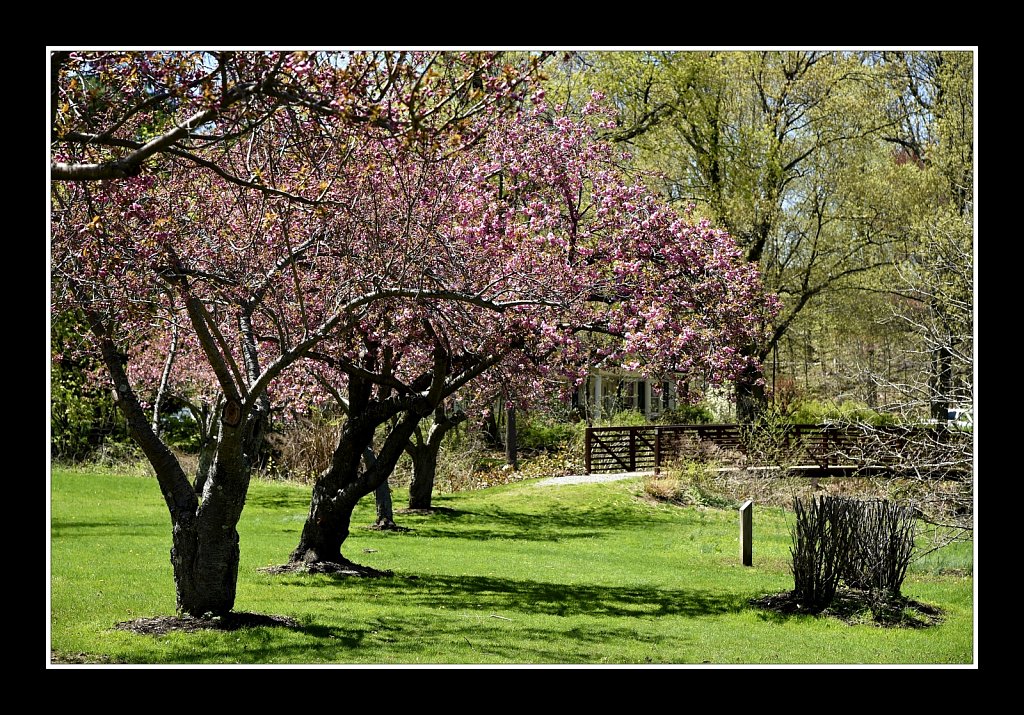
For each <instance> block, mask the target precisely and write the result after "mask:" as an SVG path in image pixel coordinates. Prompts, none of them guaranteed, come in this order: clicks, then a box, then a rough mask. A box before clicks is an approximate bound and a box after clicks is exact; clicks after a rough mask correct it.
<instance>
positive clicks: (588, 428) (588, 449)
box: [583, 427, 593, 474]
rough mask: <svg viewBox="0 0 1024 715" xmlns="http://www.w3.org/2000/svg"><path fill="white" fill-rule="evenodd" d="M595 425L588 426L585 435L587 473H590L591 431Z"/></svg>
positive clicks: (584, 461)
mask: <svg viewBox="0 0 1024 715" xmlns="http://www.w3.org/2000/svg"><path fill="white" fill-rule="evenodd" d="M592 429H593V427H587V429H586V432H585V433H584V436H583V465H584V467H583V468H584V470H586V471H585V474H590V431H591V430H592Z"/></svg>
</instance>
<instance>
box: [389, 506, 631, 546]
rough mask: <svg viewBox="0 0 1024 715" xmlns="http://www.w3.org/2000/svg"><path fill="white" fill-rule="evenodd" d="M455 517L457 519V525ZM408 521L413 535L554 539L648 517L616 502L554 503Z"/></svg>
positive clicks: (588, 533)
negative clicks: (593, 505) (533, 509)
mask: <svg viewBox="0 0 1024 715" xmlns="http://www.w3.org/2000/svg"><path fill="white" fill-rule="evenodd" d="M455 519H458V524H457V528H455V526H456V525H455V524H454V521H455ZM409 523H410V524H413V526H414V528H415V531H416V536H417V537H427V538H430V537H437V538H448V539H473V540H484V541H486V540H490V539H516V540H522V541H552V542H557V541H564V540H566V539H589V538H593V537H595V536H601V535H603V534H604V533H605V532H606V531H609V530H612V529H621V528H631V527H632V528H643V527H646V526H649V525H650V516H649V515H645V514H642V513H638V512H637V511H636V510H635V509H632V508H630V507H629V506H623V505H617V504H607V505H602V506H601V507H600V508H597V509H582V510H581V509H579V508H575V507H571V506H561V505H554V506H552V507H550V508H548V509H546V510H544V511H542V512H539V513H535V514H528V513H523V512H518V511H510V510H507V509H502V508H501V507H496V506H484V507H481V508H479V509H478V510H477V511H474V512H460V513H458V515H457V516H449V515H446V514H435V515H430V516H426V517H423V518H422V519H421V520H417V521H416V522H412V521H411V520H410V521H409Z"/></svg>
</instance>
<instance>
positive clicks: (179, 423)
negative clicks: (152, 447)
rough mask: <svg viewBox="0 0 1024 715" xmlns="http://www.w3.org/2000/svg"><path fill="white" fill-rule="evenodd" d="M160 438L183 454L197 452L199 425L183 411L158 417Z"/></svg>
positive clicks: (199, 438)
mask: <svg viewBox="0 0 1024 715" xmlns="http://www.w3.org/2000/svg"><path fill="white" fill-rule="evenodd" d="M160 436H161V437H162V438H163V440H164V441H165V442H166V443H167V444H168V445H169V446H171V447H176V448H177V449H180V450H183V451H185V452H197V451H199V445H200V442H201V441H202V432H201V430H200V429H199V424H198V423H197V422H196V421H195V418H193V417H192V415H191V414H190V413H189V412H187V411H185V410H178V411H177V412H173V413H171V414H165V415H161V416H160Z"/></svg>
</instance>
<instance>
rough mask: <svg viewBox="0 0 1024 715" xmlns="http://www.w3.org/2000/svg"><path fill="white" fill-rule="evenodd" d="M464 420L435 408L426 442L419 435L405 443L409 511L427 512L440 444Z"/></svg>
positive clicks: (458, 415)
mask: <svg viewBox="0 0 1024 715" xmlns="http://www.w3.org/2000/svg"><path fill="white" fill-rule="evenodd" d="M465 419H466V413H465V412H462V411H461V410H458V411H456V412H454V413H452V414H451V415H449V414H448V413H447V412H445V410H444V409H443V408H441V407H439V408H438V409H437V410H435V411H434V423H433V424H432V425H431V426H430V430H428V432H427V436H426V439H422V438H421V436H420V435H419V434H417V435H416V439H415V440H414V441H412V442H410V443H409V445H408V446H407V447H406V451H407V452H408V453H409V455H410V456H411V457H412V482H411V483H410V484H409V508H410V509H429V508H430V506H431V498H432V495H433V492H434V479H435V478H436V476H437V458H438V455H439V454H440V452H441V444H442V442H443V441H444V438H445V435H447V434H448V433H449V432H450V431H451V430H452V429H453V428H454V427H456V426H457V425H459V424H460V423H461V422H462V421H463V420H465Z"/></svg>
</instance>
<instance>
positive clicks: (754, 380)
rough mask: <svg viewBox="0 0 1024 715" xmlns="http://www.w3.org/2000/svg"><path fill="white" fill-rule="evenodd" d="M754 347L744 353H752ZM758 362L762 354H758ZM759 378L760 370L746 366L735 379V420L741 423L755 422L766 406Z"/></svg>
mask: <svg viewBox="0 0 1024 715" xmlns="http://www.w3.org/2000/svg"><path fill="white" fill-rule="evenodd" d="M755 352H756V351H755V349H754V348H753V347H751V348H750V349H749V350H745V351H744V354H748V355H753V354H755ZM757 357H758V361H757V362H758V364H761V361H762V360H763V359H764V356H762V355H758V356H757ZM760 380H761V371H760V370H759V369H758V368H757V367H748V368H747V369H746V371H744V373H743V374H742V375H741V376H740V377H739V379H738V380H736V383H735V389H736V393H735V394H736V421H737V422H739V423H741V424H749V423H752V422H756V421H757V418H758V417H759V416H760V415H761V413H762V412H763V411H764V409H765V408H766V407H767V406H768V397H767V395H766V394H765V389H764V385H763V384H759V383H760Z"/></svg>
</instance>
